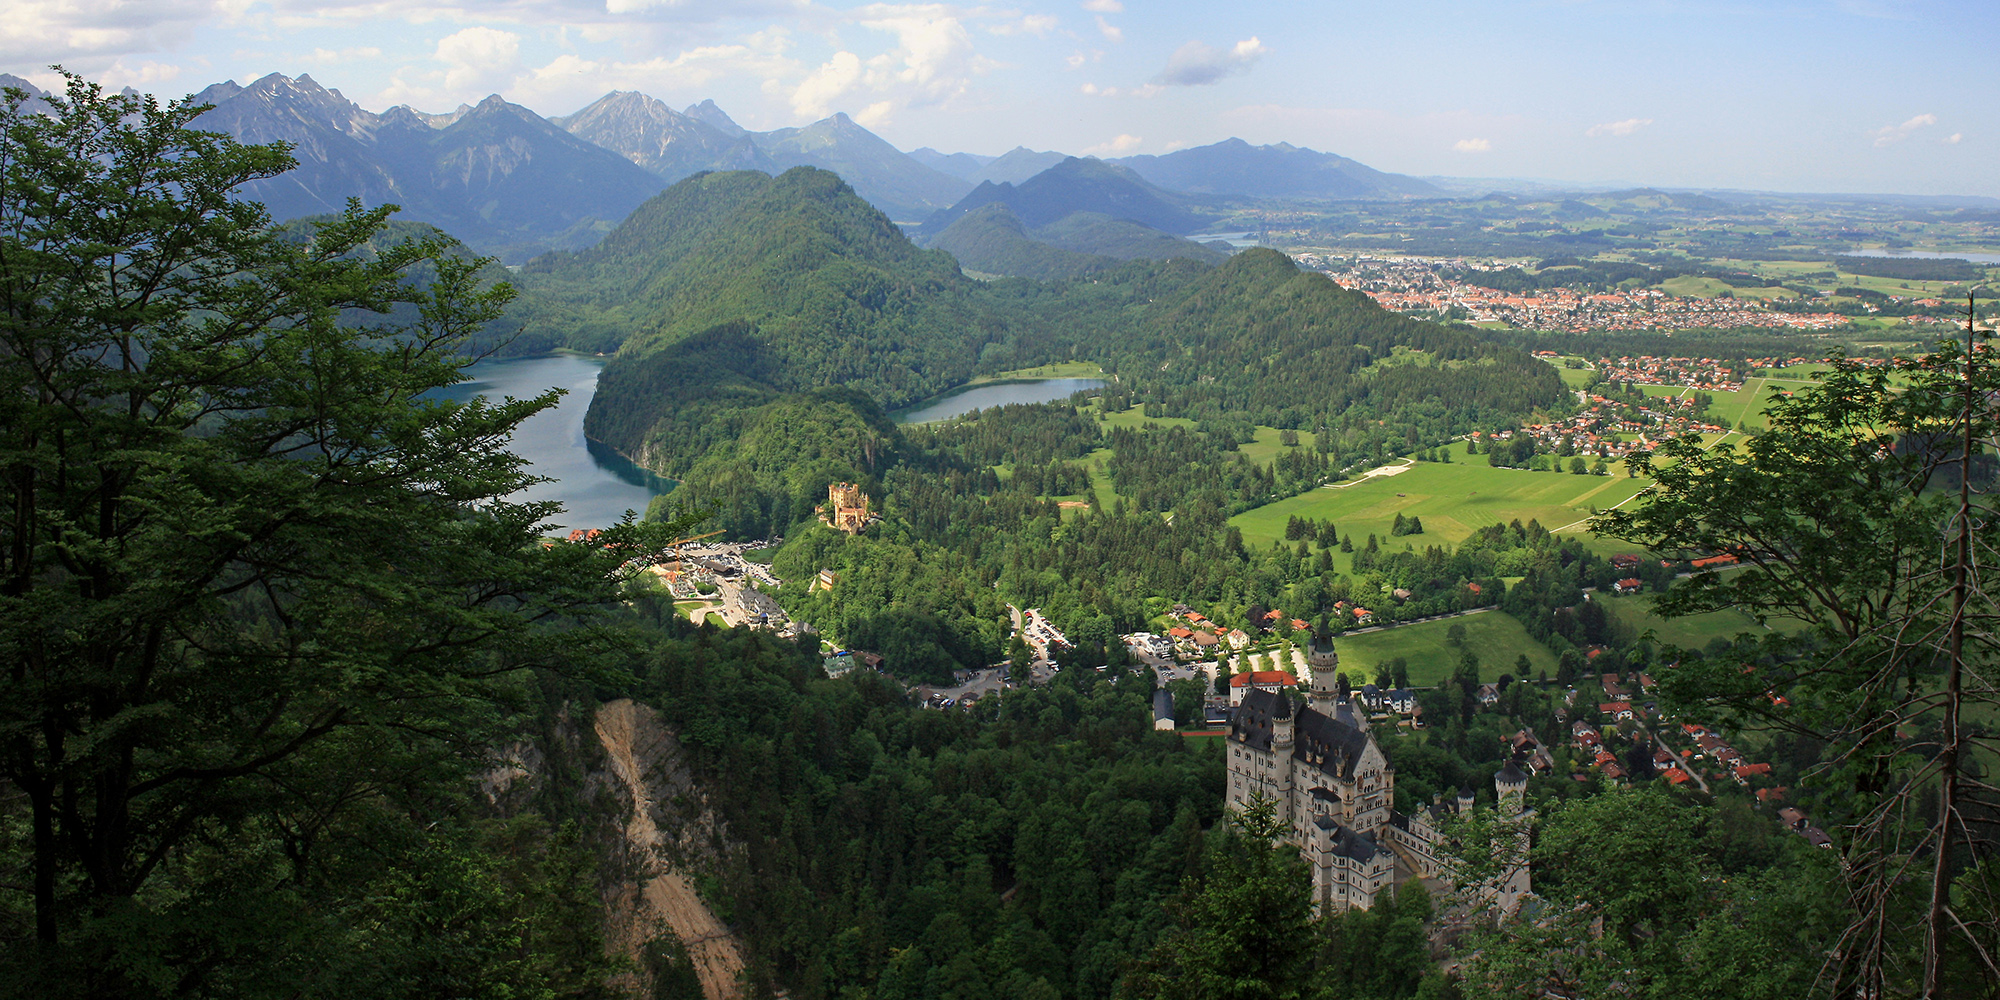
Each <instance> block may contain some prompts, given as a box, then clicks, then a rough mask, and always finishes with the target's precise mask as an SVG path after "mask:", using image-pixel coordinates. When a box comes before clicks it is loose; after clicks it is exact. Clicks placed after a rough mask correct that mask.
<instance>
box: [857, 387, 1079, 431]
mask: <svg viewBox="0 0 2000 1000" xmlns="http://www.w3.org/2000/svg"><path fill="white" fill-rule="evenodd" d="M1105 384H1107V383H1106V382H1105V381H1104V380H1103V379H1101V378H1040V379H1012V380H1009V381H1006V382H987V383H984V384H982V385H974V386H967V387H965V388H961V389H953V390H952V391H950V392H947V393H945V394H943V395H941V396H933V397H931V398H930V399H926V400H924V401H923V402H921V403H918V404H916V405H915V406H912V407H909V408H908V409H904V410H898V411H896V412H895V413H891V414H890V416H891V417H893V418H895V420H896V422H897V423H899V424H928V423H931V422H933V421H937V420H950V419H951V418H953V417H956V416H959V415H960V414H965V413H971V412H972V411H974V410H984V409H986V408H988V407H992V406H1005V405H1007V404H1008V403H1053V402H1055V401H1056V400H1059V399H1068V398H1069V396H1070V393H1073V392H1080V391H1082V390H1084V389H1095V388H1098V387H1100V386H1103V385H1105Z"/></svg>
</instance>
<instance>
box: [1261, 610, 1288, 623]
mask: <svg viewBox="0 0 2000 1000" xmlns="http://www.w3.org/2000/svg"><path fill="white" fill-rule="evenodd" d="M1283 617H1285V613H1284V612H1283V611H1279V610H1278V609H1276V608H1273V609H1271V610H1269V611H1266V612H1264V620H1265V621H1267V622H1274V621H1277V620H1278V619H1280V618H1283Z"/></svg>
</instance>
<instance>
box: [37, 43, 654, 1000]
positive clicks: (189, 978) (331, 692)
mask: <svg viewBox="0 0 2000 1000" xmlns="http://www.w3.org/2000/svg"><path fill="white" fill-rule="evenodd" d="M201 110H202V109H201V108H200V107H199V106H194V105H191V104H189V103H187V102H176V103H173V104H170V105H167V106H160V105H158V104H157V103H155V102H153V101H152V100H151V99H144V98H138V97H129V96H113V95H106V94H104V93H102V92H101V91H100V90H99V89H98V88H97V87H95V86H93V85H89V84H87V83H85V82H83V81H81V80H80V79H78V78H76V77H70V78H69V85H68V89H67V93H66V95H62V96H52V97H51V98H50V99H49V101H48V109H47V111H46V112H45V113H37V112H36V111H35V110H34V109H32V108H30V107H29V106H27V100H26V97H25V95H23V94H22V93H20V92H18V91H11V92H9V94H8V96H7V99H6V102H5V107H4V110H0V778H4V779H5V783H4V785H0V864H4V865H5V867H6V869H7V870H6V871H5V874H4V875H0V936H4V939H5V940H6V942H7V944H6V945H5V947H0V955H4V957H3V958H0V977H4V981H5V982H6V983H7V988H6V989H0V992H11V993H15V994H16V995H42V996H60V995H71V994H74V995H111V994H119V995H140V994H193V993H208V992H239V993H246V994H255V993H258V992H261V991H262V990H263V989H264V988H271V989H278V988H282V989H284V990H285V991H287V992H288V993H294V994H296V993H299V992H304V993H323V992H328V991H329V990H328V987H327V984H326V983H319V984H317V985H315V981H314V975H315V973H314V971H313V970H312V969H311V968H309V966H310V963H309V962H305V961H303V960H302V959H301V958H300V956H306V955H311V954H315V953H323V951H324V946H325V945H326V944H327V943H328V942H341V941H345V942H347V943H348V944H349V945H350V946H353V945H354V944H355V942H354V940H353V938H352V935H353V934H356V933H364V932H365V929H366V928H369V927H373V928H376V929H378V930H380V929H382V928H396V927H406V928H409V930H408V931H407V933H404V932H395V933H397V934H399V935H400V938H401V939H402V940H403V941H404V943H405V944H407V943H408V942H409V941H412V940H424V941H430V942H444V941H449V940H456V939H459V938H463V939H465V940H473V939H477V941H478V942H479V944H478V945H477V946H476V947H468V948H467V949H466V950H465V951H463V952H462V953H457V954H455V956H454V955H446V954H444V953H442V952H440V953H437V954H431V955H427V956H413V957H411V958H410V961H411V962H412V963H413V965H412V967H413V968H417V967H421V968H426V969H431V970H433V972H435V973H436V974H435V975H432V976H430V977H429V978H431V979H432V980H434V981H435V982H439V983H444V982H456V981H457V979H456V976H457V972H454V971H438V970H460V971H463V970H468V969H470V970H475V971H476V970H477V969H478V968H479V967H481V966H484V967H485V968H486V970H487V971H486V972H484V973H480V974H479V975H485V976H487V977H489V979H488V983H487V985H489V986H491V985H494V984H493V983H492V982H491V981H490V980H491V978H492V977H501V978H504V974H502V973H499V972H497V971H495V970H499V969H503V968H511V967H510V966H508V965H507V964H506V963H505V962H502V961H498V960H497V958H496V955H498V954H502V953H507V954H518V949H519V941H518V934H515V936H514V937H508V936H507V933H513V932H507V933H501V934H499V936H498V937H494V936H492V935H483V936H482V935H477V934H475V935H472V937H471V938H466V937H465V935H464V933H463V932H464V919H465V917H464V916H463V915H460V916H455V917H452V918H450V919H452V920H454V921H456V923H455V924H454V926H456V927H457V928H458V932H457V933H458V938H454V937H452V936H451V935H444V936H437V935H435V934H431V933H430V932H420V931H418V930H417V929H416V928H419V927H421V926H422V925H423V922H424V920H425V919H426V918H424V917H423V916H422V914H420V913H417V912H415V911H411V910H408V909H404V910H399V911H397V913H396V914H386V913H383V912H381V910H380V908H381V907H383V906H385V905H388V903H389V901H393V900H394V899H397V898H404V899H408V900H411V901H412V903H413V905H415V904H417V903H421V904H422V905H424V906H429V907H432V908H433V909H438V908H440V907H442V906H444V905H446V903H447V901H448V900H449V898H451V897H450V895H449V893H447V894H446V895H445V896H440V895H438V894H437V893H436V892H427V891H425V890H423V889H421V888H416V887H412V886H409V885H407V884H398V883H397V881H396V878H395V877H392V876H395V869H396V868H397V867H398V864H399V863H398V862H395V861H394V859H395V858H397V857H402V858H406V859H408V860H409V861H410V866H409V868H408V869H407V871H406V872H405V876H407V874H408V871H430V872H433V873H435V874H439V875H440V877H443V876H444V875H446V874H449V875H451V876H452V878H454V879H456V884H457V885H459V886H461V888H462V892H461V895H462V896H463V897H464V898H465V899H467V900H468V901H470V900H474V899H476V900H477V902H476V903H470V902H469V903H468V912H471V913H485V914H486V915H487V916H488V917H489V918H490V917H492V916H494V915H495V914H497V915H498V916H499V917H501V918H506V919H512V918H511V917H508V915H507V914H506V913H505V912H502V911H504V908H500V907H496V906H495V905H494V904H493V894H494V893H495V892H497V891H499V890H498V889H497V888H496V887H499V886H504V885H506V884H508V883H507V878H505V877H502V876H501V875H499V874H497V873H498V872H501V871H502V870H504V869H505V867H506V866H504V865H498V864H488V863H485V862H476V861H468V860H466V854H465V852H467V851H474V852H477V851H479V850H482V848H480V847H479V846H478V842H479V841H480V838H479V837H476V836H469V835H468V836H466V837H455V836H453V835H450V834H449V830H448V828H437V829H432V830H431V831H430V832H429V833H421V830H422V827H421V826H419V827H416V828H415V831H417V832H413V828H412V827H411V821H412V819H413V818H414V819H416V820H418V821H431V820H435V819H436V817H437V816H439V815H444V814H446V813H448V812H449V811H450V807H451V804H452V800H453V799H454V797H455V795H456V789H457V788H459V787H462V783H463V778H464V775H465V771H466V769H467V767H469V766H470V765H471V764H472V763H473V762H474V761H476V760H478V759H479V758H480V756H481V754H482V753H483V752H484V748H485V747H487V746H490V745H491V744H490V743H489V742H487V739H488V737H489V736H490V735H491V734H492V733H493V731H494V723H495V722H496V721H497V720H499V719H500V718H501V717H502V715H503V714H504V712H505V711H506V710H507V708H506V706H507V703H508V702H507V698H508V696H509V692H510V691H511V690H513V689H515V688H517V687H518V686H519V685H520V681H521V679H522V677H523V672H524V669H525V668H530V667H538V666H564V667H574V666H575V665H577V664H579V663H586V662H588V660H589V658H590V657H591V656H592V655H593V652H594V651H598V650H605V649H609V648H611V647H612V644H613V642H614V639H615V637H614V635H613V633H612V631H611V630H610V629H609V628H608V627H607V626H605V625H604V624H603V623H601V622H600V621H598V620H597V619H596V618H595V617H594V614H595V612H596V609H598V608H600V607H602V606H603V604H604V602H605V601H606V600H607V598H608V597H610V596H611V595H612V594H613V593H614V588H615V587H616V586H617V584H618V583H619V581H620V580H621V579H622V578H623V576H624V575H625V574H627V573H629V572H631V570H630V569H629V567H628V564H627V557H628V556H631V555H634V554H637V552H638V551H639V550H640V548H641V547H643V546H644V545H646V544H648V543H649V542H650V541H651V540H652V538H653V535H652V534H648V532H659V531H663V530H664V531H671V530H672V528H671V527H669V528H664V529H661V528H642V527H638V526H625V527H621V528H619V529H617V530H615V531H613V532H611V533H610V534H608V535H606V536H603V537H602V538H601V539H600V540H599V541H598V542H597V543H594V544H588V545H569V544H558V545H552V546H549V545H544V544H542V543H541V542H540V538H539V525H540V523H541V522H542V521H544V520H546V519H547V518H548V517H549V516H550V515H551V514H552V513H553V509H552V507H551V506H550V505H547V504H515V503H510V502H508V501H506V500H505V499H504V498H505V497H507V496H508V495H509V494H511V493H513V492H514V491H515V490H517V489H519V488H520V487H522V486H523V485H525V484H526V483H527V482H529V481H530V477H528V476H527V475H526V474H525V473H524V471H523V469H522V463H521V460H520V459H518V458H516V457H515V456H513V455H511V454H509V453H508V452H507V451H506V450H505V444H506V441H507V438H508V435H509V433H510V432H511V431H512V429H513V428H514V427H515V426H517V425H518V424H519V423H520V422H521V421H522V420H523V419H525V418H526V417H527V416H529V415H530V414H532V413H534V412H536V411H537V410H539V409H541V408H543V407H546V406H547V405H549V404H550V403H552V402H553V399H554V397H553V395H545V396H542V397H539V398H536V399H530V400H518V401H516V400H509V401H507V402H505V403H501V404H494V405H487V404H482V403H470V404H460V403H453V402H448V401H445V400H442V399H436V398H432V397H431V395H430V394H431V393H433V391H434V390H437V389H439V388H441V387H444V386H448V385H451V384H452V383H455V382H457V381H460V380H461V379H462V377H463V375H462V371H461V368H462V365H463V364H464V363H465V359H464V357H463V356H462V352H463V350H464V347H465V345H466V343H467V338H468V337H469V336H470V335H471V334H472V333H473V332H474V331H475V330H477V329H478V328H479V326H480V325H481V324H482V323H483V322H485V321H486V320H488V319H490V318H492V317H493V316H494V315H496V314H497V312H498V311H499V309H500V308H501V307H502V305H503V304H504V303H505V302H506V301H507V300H508V298H509V296H510V295H511V292H510V290H509V289H508V288H507V287H506V286H505V285H490V284H488V283H485V282H483V281H482V280H481V278H480V273H481V269H482V266H483V264H484V262H483V261H479V260H474V259H470V258H468V257H466V256H464V255H463V254H461V253H459V252H458V251H457V249H456V248H455V246H454V245H453V244H451V243H450V242H449V241H448V240H446V239H444V238H441V237H440V238H435V239H427V240H417V241H411V242H405V243H402V244H400V245H393V246H385V245H376V243H375V242H373V241H375V239H376V237H377V234H378V233H380V232H381V231H382V229H383V227H384V221H385V218H386V216H387V213H388V210H387V209H381V210H375V211H362V210H361V209H360V208H359V207H358V206H357V207H351V208H350V209H349V210H348V211H347V212H346V213H345V214H344V215H343V216H341V217H339V218H336V219H333V220H331V221H328V222H324V223H322V224H319V225H317V226H315V227H312V228H311V229H310V231H309V232H305V233H303V234H300V233H297V232H292V233H286V232H284V231H281V230H278V229H276V228H274V227H273V226H272V225H271V222H270V219H269V218H268V217H267V215H266V213H265V212H264V210H263V209H262V208H261V206H258V205H255V204H253V203H247V202H241V201H237V200H234V199H233V198H232V197H231V194H230V192H231V191H232V190H233V189H234V188H236V187H237V186H238V185H240V184H242V183H244V182H246V181H249V180H253V179H256V178H262V177H269V176H272V175H274V174H278V173H280V172H282V171H284V170H285V169H287V168H288V167H289V166H291V162H292V161H291V159H290V157H289V156H288V155H287V154H286V152H285V151H284V149H283V148H282V147H277V146H243V145H238V144H236V143H235V142H233V141H231V140H229V139H228V138H227V137H223V136H219V135H214V134H208V133H201V132H195V131H191V130H189V128H188V124H189V122H190V121H191V120H192V119H193V118H194V116H195V115H196V114H197V113H199V112H200V111H201ZM416 276H422V277H423V279H424V280H423V281H422V282H421V283H420V282H419V281H418V280H417V277H416ZM642 535H643V536H644V537H642ZM510 836H514V837H515V840H516V841H517V842H519V841H520V837H521V836H522V835H521V834H519V833H518V832H517V833H516V834H514V835H510ZM535 836H540V835H538V834H537V835H530V836H528V840H530V841H532V840H533V839H534V837H535ZM353 837H362V838H374V840H373V841H372V846H373V847H374V848H379V851H378V852H377V853H378V855H382V856H386V857H388V858H389V859H390V860H389V861H388V862H387V863H388V864H389V868H387V869H384V868H383V867H382V865H383V863H384V862H382V861H380V860H379V859H378V860H375V861H370V860H368V858H369V857H370V855H369V852H368V851H365V850H364V851H358V852H357V851H349V852H345V853H343V852H342V851H341V850H340V849H338V848H337V846H336V842H338V841H341V839H342V838H353ZM537 850H539V849H537ZM399 851H401V852H405V853H403V854H397V853H396V852H399ZM531 853H533V852H531ZM342 866H349V869H344V870H345V875H343V874H342V873H341V872H339V871H336V870H335V869H337V868H341V867H342ZM352 866H360V867H358V868H356V867H352ZM517 874H518V873H517ZM340 878H346V879H347V882H346V886H347V888H348V889H350V890H351V892H349V893H348V894H347V895H346V896H342V895H341V893H340V892H332V893H331V894H329V892H328V891H327V887H328V886H329V885H331V884H333V883H334V882H338V881H339V879H340ZM384 879H388V881H384ZM516 881H518V880H516ZM371 885H372V887H373V888H369V886H371ZM371 894H372V895H371ZM363 897H366V898H367V902H366V903H365V905H364V904H363V903H361V902H357V900H360V899H362V898H363ZM356 906H359V907H361V908H360V909H355V908H354V907H356ZM369 907H375V908H376V909H374V910H370V909H369ZM524 926H532V922H530V921H528V920H527V918H526V917H521V922H520V923H518V924H517V925H516V927H515V930H516V931H518V930H519V928H520V927H524ZM385 933H389V932H386V931H385ZM509 941H513V942H514V944H512V945H510V944H509V943H508V942H509ZM440 947H442V946H441V945H440ZM510 947H511V948H514V949H515V951H514V952H508V949H509V948H510ZM316 949H319V950H317V951H316ZM581 950H582V951H583V952H588V951H589V949H588V948H585V949H581ZM287 962H289V963H291V964H290V965H289V966H287V965H286V963H287ZM585 964H588V961H587V960H586V961H585ZM254 969H262V970H263V972H261V973H258V972H253V971H246V970H254ZM545 971H546V970H545ZM260 975H261V976H268V977H271V978H270V979H269V980H268V981H267V980H265V979H259V978H258V977H259V976H260ZM520 975H521V978H522V980H523V982H521V983H518V984H517V985H515V986H506V984H505V983H500V984H498V985H499V986H503V987H505V988H506V989H532V988H534V987H535V985H536V983H537V982H541V983H543V985H544V986H546V985H547V982H546V977H544V978H543V979H537V978H536V977H537V976H541V975H542V974H541V973H535V974H533V975H530V974H529V973H528V972H525V971H523V972H521V973H520ZM551 975H553V974H551ZM473 978H474V979H478V978H479V976H478V975H475V976H474V977H473ZM280 981H282V987H280V985H279V982H280ZM260 984H261V985H260ZM448 991H449V992H453V993H458V994H461V995H477V994H479V993H482V992H484V991H485V989H484V987H478V986H476V985H467V984H466V983H460V984H459V985H456V986H452V987H451V988H450V989H449V990H448Z"/></svg>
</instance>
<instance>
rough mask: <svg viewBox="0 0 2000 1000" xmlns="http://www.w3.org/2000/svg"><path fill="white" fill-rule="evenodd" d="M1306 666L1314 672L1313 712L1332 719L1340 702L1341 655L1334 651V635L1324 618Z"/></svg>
mask: <svg viewBox="0 0 2000 1000" xmlns="http://www.w3.org/2000/svg"><path fill="white" fill-rule="evenodd" d="M1306 665H1307V666H1308V667H1309V668H1311V670H1312V689H1311V694H1310V704H1311V707H1312V710H1313V711H1315V712H1318V713H1319V714H1321V715H1324V716H1327V717H1329V718H1331V717H1332V716H1333V713H1334V707H1335V704H1336V702H1338V701H1339V683H1340V682H1339V676H1340V654H1338V653H1336V652H1334V651H1333V633H1331V632H1329V631H1328V630H1327V627H1326V618H1325V617H1324V616H1322V617H1321V618H1320V620H1319V627H1318V628H1315V629H1313V637H1312V649H1311V651H1310V652H1308V653H1307V654H1306ZM1357 714H1358V713H1357Z"/></svg>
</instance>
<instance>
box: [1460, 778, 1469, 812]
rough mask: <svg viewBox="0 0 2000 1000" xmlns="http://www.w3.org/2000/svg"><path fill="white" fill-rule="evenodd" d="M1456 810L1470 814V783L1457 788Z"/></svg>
mask: <svg viewBox="0 0 2000 1000" xmlns="http://www.w3.org/2000/svg"><path fill="white" fill-rule="evenodd" d="M1458 811H1459V813H1460V814H1461V815H1470V814H1471V812H1472V786H1471V785H1467V786H1465V787H1464V788H1461V789H1459V790H1458Z"/></svg>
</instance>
